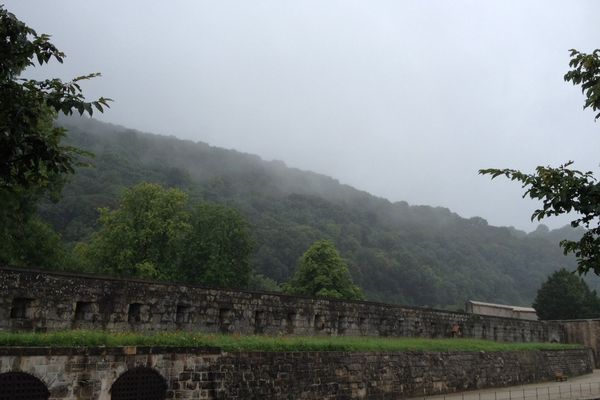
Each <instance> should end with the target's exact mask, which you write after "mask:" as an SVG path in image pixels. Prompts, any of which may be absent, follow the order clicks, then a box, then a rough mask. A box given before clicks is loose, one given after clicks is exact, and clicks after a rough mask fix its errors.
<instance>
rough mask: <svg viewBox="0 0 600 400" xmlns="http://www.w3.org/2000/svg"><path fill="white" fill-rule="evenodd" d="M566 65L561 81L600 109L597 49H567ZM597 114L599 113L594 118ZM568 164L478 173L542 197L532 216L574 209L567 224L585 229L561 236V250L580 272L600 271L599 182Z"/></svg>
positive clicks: (537, 197) (557, 213) (590, 104)
mask: <svg viewBox="0 0 600 400" xmlns="http://www.w3.org/2000/svg"><path fill="white" fill-rule="evenodd" d="M569 65H570V66H571V67H572V70H570V71H569V72H567V73H566V74H565V77H564V78H565V81H567V82H571V83H573V84H574V85H581V90H582V92H583V94H584V95H585V97H586V100H585V103H584V106H583V107H584V109H585V108H588V107H589V108H591V109H592V110H594V111H598V110H600V50H594V51H593V52H592V53H591V54H586V53H581V52H579V51H577V50H571V61H570V63H569ZM599 117H600V113H599V114H597V115H596V119H597V118H599ZM572 164H573V161H568V162H567V163H565V164H563V165H560V166H559V167H558V168H553V167H550V166H538V167H537V168H536V171H535V173H532V174H527V173H523V172H521V171H518V170H514V169H508V168H506V169H496V168H489V169H482V170H480V171H479V173H480V174H484V175H491V177H492V179H494V178H496V177H498V176H505V177H507V178H509V179H510V180H512V181H518V182H521V184H522V186H523V188H526V191H525V193H524V194H523V197H530V198H532V199H536V200H541V201H542V207H541V208H539V209H537V210H535V211H534V212H533V214H532V216H531V219H532V220H534V219H537V220H541V219H543V218H546V217H550V216H555V215H561V214H568V213H571V212H574V213H575V214H576V218H575V219H573V221H571V226H572V227H574V228H577V227H584V228H585V229H586V231H585V233H584V234H583V236H582V237H581V238H580V239H578V240H569V239H564V240H562V241H561V242H560V245H561V246H562V248H563V251H564V253H565V254H569V253H573V254H575V256H576V257H577V271H578V272H579V273H580V274H585V273H587V272H589V271H593V272H594V273H596V274H600V184H599V183H598V181H597V180H596V178H595V177H594V175H593V173H592V172H591V171H586V172H582V171H579V170H575V169H572V168H570V166H571V165H572Z"/></svg>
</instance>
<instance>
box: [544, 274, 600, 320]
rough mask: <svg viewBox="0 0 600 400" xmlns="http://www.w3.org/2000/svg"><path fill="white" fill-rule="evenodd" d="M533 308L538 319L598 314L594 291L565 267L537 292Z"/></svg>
mask: <svg viewBox="0 0 600 400" xmlns="http://www.w3.org/2000/svg"><path fill="white" fill-rule="evenodd" d="M533 308H535V311H536V312H537V315H538V317H539V318H540V319H578V318H597V317H598V316H600V301H599V300H598V296H597V295H596V292H595V291H591V290H590V289H589V288H588V286H587V285H586V283H585V282H584V281H583V280H582V279H581V278H579V277H578V276H575V275H573V273H572V272H569V271H567V270H566V269H564V268H563V269H561V270H559V271H556V272H555V273H553V274H552V275H550V277H549V278H548V280H547V281H546V282H544V283H543V284H542V286H541V288H540V289H539V290H538V292H537V296H536V298H535V300H534V302H533Z"/></svg>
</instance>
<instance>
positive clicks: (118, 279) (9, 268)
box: [0, 264, 541, 322]
mask: <svg viewBox="0 0 600 400" xmlns="http://www.w3.org/2000/svg"><path fill="white" fill-rule="evenodd" d="M0 271H7V272H12V273H17V274H41V275H48V276H57V277H63V278H73V279H86V280H103V281H113V282H132V283H139V284H144V285H148V284H150V285H159V286H177V287H182V286H183V287H190V288H198V289H204V290H219V291H232V292H241V293H248V294H257V295H265V296H278V297H286V298H296V299H305V300H318V301H327V302H331V303H342V304H343V303H350V304H364V305H372V306H378V307H382V306H383V307H391V308H401V309H408V310H415V311H430V312H439V313H447V314H455V315H462V316H472V317H479V316H481V317H485V318H490V317H491V318H497V319H501V320H507V321H515V320H518V321H522V319H519V318H510V317H503V316H496V315H493V316H490V315H482V314H470V313H466V312H464V311H451V310H442V309H436V308H430V307H417V306H406V305H401V304H392V303H381V302H376V301H366V300H340V299H332V298H327V297H311V296H303V295H294V294H287V293H282V292H269V291H261V290H247V289H235V288H219V287H209V286H202V285H196V284H190V283H183V282H166V281H152V280H146V279H138V278H123V277H114V276H107V275H100V274H98V275H96V274H89V273H76V272H65V271H49V270H44V269H35V268H19V267H13V266H6V265H1V264H0ZM532 322H541V320H539V321H532Z"/></svg>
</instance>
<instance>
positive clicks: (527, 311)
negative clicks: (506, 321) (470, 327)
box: [465, 300, 538, 321]
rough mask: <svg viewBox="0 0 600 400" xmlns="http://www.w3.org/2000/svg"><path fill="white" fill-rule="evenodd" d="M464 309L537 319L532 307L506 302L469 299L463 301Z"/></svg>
mask: <svg viewBox="0 0 600 400" xmlns="http://www.w3.org/2000/svg"><path fill="white" fill-rule="evenodd" d="M465 311H466V312H468V313H469V314H480V315H491V316H495V317H506V318H519V319H528V320H531V321H537V319H538V316H537V314H536V312H535V309H534V308H531V307H518V306H509V305H507V304H494V303H484V302H482V301H474V300H469V301H467V302H466V303H465Z"/></svg>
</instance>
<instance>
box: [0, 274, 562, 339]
mask: <svg viewBox="0 0 600 400" xmlns="http://www.w3.org/2000/svg"><path fill="white" fill-rule="evenodd" d="M0 293H2V295H1V296H0V330H4V331H16V330H35V331H52V330H62V329H71V328H95V329H104V330H107V331H131V330H135V331H174V330H186V331H192V330H197V331H203V332H225V333H242V334H270V335H274V334H288V335H354V336H420V337H444V336H449V335H450V334H451V331H452V326H453V325H454V324H458V325H460V329H461V333H462V335H463V336H465V337H474V338H483V339H490V340H498V341H510V342H529V341H537V342H543V341H551V340H555V341H560V340H561V337H560V332H561V330H560V329H559V328H560V327H558V326H556V325H548V324H546V323H544V322H541V321H526V320H518V319H511V318H502V317H490V316H480V315H474V314H466V313H459V312H449V311H440V310H432V309H426V308H416V307H405V306H398V305H390V304H381V303H373V302H363V301H336V300H325V299H315V298H307V297H299V296H288V295H283V294H278V293H261V292H249V291H241V290H217V289H210V288H204V287H198V286H190V285H181V284H168V283H157V282H146V281H139V280H124V279H115V278H101V277H97V276H84V275H74V274H62V273H48V272H42V271H33V270H19V269H7V268H0Z"/></svg>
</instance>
